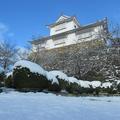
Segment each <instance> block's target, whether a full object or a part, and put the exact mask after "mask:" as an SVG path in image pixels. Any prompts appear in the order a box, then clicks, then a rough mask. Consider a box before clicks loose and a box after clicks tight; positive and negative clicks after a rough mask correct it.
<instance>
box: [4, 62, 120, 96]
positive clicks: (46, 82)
mask: <svg viewBox="0 0 120 120" xmlns="http://www.w3.org/2000/svg"><path fill="white" fill-rule="evenodd" d="M13 68H14V69H13V73H8V74H7V77H6V80H5V86H6V87H14V88H16V89H20V90H23V89H27V90H39V91H42V90H45V89H46V90H48V91H54V92H60V91H62V90H65V91H67V92H69V93H73V94H94V95H98V94H99V93H109V94H115V93H117V92H120V81H119V80H117V81H110V80H108V81H104V82H103V81H101V80H100V81H85V80H78V79H76V78H74V77H68V76H67V75H66V74H64V73H63V72H61V71H56V70H54V71H49V72H48V71H45V70H44V69H43V68H41V67H40V66H39V65H37V64H35V63H32V62H30V61H26V60H21V61H18V62H17V63H15V65H14V67H13Z"/></svg>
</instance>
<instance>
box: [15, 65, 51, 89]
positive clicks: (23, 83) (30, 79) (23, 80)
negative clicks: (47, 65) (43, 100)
mask: <svg viewBox="0 0 120 120" xmlns="http://www.w3.org/2000/svg"><path fill="white" fill-rule="evenodd" d="M13 85H14V87H15V88H17V89H21V88H29V89H39V90H43V89H47V88H48V86H49V81H48V80H47V78H46V77H45V76H44V75H40V74H38V73H32V72H30V70H29V69H28V68H20V67H17V68H15V69H14V71H13Z"/></svg>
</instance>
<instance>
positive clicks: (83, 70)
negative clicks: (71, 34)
mask: <svg viewBox="0 0 120 120" xmlns="http://www.w3.org/2000/svg"><path fill="white" fill-rule="evenodd" d="M104 45H105V44H104V42H103V41H99V40H95V41H91V42H83V43H80V44H74V45H69V46H66V47H61V48H57V49H52V50H43V51H40V52H39V53H38V55H37V57H36V61H35V62H36V63H38V64H40V65H41V66H42V67H43V68H45V69H46V70H61V71H64V72H65V73H66V74H68V75H70V76H75V77H77V78H79V79H87V80H91V79H109V76H112V78H113V77H116V76H115V74H116V73H113V71H115V68H114V67H118V68H119V67H120V61H119V60H120V51H119V48H106V47H105V46H104ZM31 56H33V55H31ZM115 61H116V62H115ZM115 64H116V65H115Z"/></svg>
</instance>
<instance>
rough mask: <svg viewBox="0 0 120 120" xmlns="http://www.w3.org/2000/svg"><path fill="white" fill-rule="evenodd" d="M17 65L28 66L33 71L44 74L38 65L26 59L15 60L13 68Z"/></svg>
mask: <svg viewBox="0 0 120 120" xmlns="http://www.w3.org/2000/svg"><path fill="white" fill-rule="evenodd" d="M18 66H20V67H25V68H28V69H29V70H30V71H31V72H33V73H38V74H41V75H46V71H45V70H44V69H43V68H42V67H41V66H40V65H38V64H36V63H33V62H30V61H27V60H20V61H18V62H16V63H15V65H14V67H13V68H16V67H18Z"/></svg>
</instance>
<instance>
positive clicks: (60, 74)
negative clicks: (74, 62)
mask: <svg viewBox="0 0 120 120" xmlns="http://www.w3.org/2000/svg"><path fill="white" fill-rule="evenodd" d="M49 73H50V74H52V75H54V76H55V77H58V78H59V79H62V80H65V81H69V78H68V76H67V75H66V74H64V73H63V72H61V71H57V70H54V71H50V72H49Z"/></svg>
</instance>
